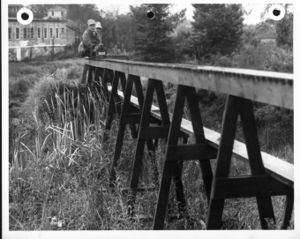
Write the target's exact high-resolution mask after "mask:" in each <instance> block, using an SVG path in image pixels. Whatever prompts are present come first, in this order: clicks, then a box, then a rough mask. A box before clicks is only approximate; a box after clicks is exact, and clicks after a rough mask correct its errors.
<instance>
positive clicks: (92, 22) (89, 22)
mask: <svg viewBox="0 0 300 239" xmlns="http://www.w3.org/2000/svg"><path fill="white" fill-rule="evenodd" d="M87 24H88V26H90V25H95V24H96V22H95V20H93V19H89V20H88V21H87Z"/></svg>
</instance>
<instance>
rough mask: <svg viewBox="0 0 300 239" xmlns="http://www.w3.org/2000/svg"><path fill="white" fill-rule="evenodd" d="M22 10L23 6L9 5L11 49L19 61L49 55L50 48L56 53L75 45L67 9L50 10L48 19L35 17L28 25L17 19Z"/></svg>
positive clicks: (55, 8) (54, 8) (56, 8)
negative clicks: (68, 23)
mask: <svg viewBox="0 0 300 239" xmlns="http://www.w3.org/2000/svg"><path fill="white" fill-rule="evenodd" d="M21 8H22V5H9V16H10V17H9V18H8V27H9V28H8V38H9V49H10V52H11V53H12V54H14V53H15V54H16V58H17V60H22V59H24V58H25V57H30V58H31V57H34V56H35V55H43V54H49V49H48V48H50V47H52V49H53V48H55V51H56V52H57V51H61V50H64V47H65V46H67V45H72V44H73V43H74V41H75V32H74V30H73V29H71V28H69V27H68V25H67V19H66V16H67V10H66V9H65V8H62V7H53V8H50V9H49V10H48V11H47V16H46V17H44V18H35V17H33V21H32V22H31V23H30V24H28V25H21V24H20V23H19V22H18V20H17V18H16V14H17V12H18V11H19V9H21ZM29 50H30V52H29V53H28V51H29ZM26 52H27V53H26ZM28 54H29V55H28Z"/></svg>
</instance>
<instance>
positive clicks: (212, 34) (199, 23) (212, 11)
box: [191, 4, 243, 59]
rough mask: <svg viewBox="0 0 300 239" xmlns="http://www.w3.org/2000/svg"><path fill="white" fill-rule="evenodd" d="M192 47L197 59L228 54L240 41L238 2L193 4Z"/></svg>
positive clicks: (241, 20) (241, 25)
mask: <svg viewBox="0 0 300 239" xmlns="http://www.w3.org/2000/svg"><path fill="white" fill-rule="evenodd" d="M193 7H194V8H195V11H194V22H192V26H193V33H192V36H193V37H192V42H191V44H192V48H193V50H194V51H195V55H196V57H197V59H203V58H206V57H209V56H210V55H217V54H219V55H229V54H231V53H232V52H234V51H235V50H236V49H237V48H238V47H239V46H240V43H241V37H242V33H243V10H242V7H241V5H239V4H193Z"/></svg>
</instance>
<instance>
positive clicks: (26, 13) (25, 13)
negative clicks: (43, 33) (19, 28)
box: [17, 7, 33, 25]
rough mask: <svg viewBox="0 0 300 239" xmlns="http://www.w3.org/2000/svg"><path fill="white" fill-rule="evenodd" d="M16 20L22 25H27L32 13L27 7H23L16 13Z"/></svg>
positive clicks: (31, 18)
mask: <svg viewBox="0 0 300 239" xmlns="http://www.w3.org/2000/svg"><path fill="white" fill-rule="evenodd" d="M17 20H18V22H19V23H20V24H22V25H28V24H30V23H31V22H32V20H33V13H32V11H31V10H30V9H29V8H26V7H23V8H21V9H20V10H19V11H18V13H17Z"/></svg>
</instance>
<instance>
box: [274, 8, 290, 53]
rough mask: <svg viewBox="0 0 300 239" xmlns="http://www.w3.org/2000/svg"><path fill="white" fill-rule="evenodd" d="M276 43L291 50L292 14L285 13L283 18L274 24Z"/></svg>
mask: <svg viewBox="0 0 300 239" xmlns="http://www.w3.org/2000/svg"><path fill="white" fill-rule="evenodd" d="M276 43H277V45H278V46H287V47H288V48H290V49H293V13H290V12H286V15H285V17H284V18H283V19H281V20H280V21H278V22H277V23H276Z"/></svg>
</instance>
